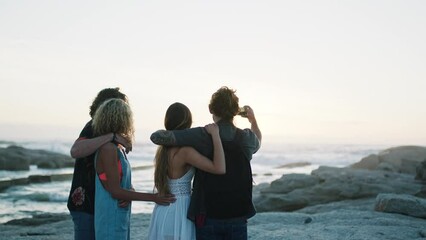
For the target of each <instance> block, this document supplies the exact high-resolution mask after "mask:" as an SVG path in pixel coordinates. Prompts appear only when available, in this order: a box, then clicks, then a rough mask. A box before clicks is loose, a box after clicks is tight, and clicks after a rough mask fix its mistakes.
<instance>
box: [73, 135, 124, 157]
mask: <svg viewBox="0 0 426 240" xmlns="http://www.w3.org/2000/svg"><path fill="white" fill-rule="evenodd" d="M113 140H114V141H116V142H117V143H119V144H121V145H123V147H124V148H126V152H127V153H129V151H132V145H131V144H130V143H129V142H128V141H127V139H126V138H124V137H123V136H121V135H118V134H117V135H114V134H113V133H108V134H105V135H102V136H99V137H95V138H82V139H81V138H79V139H77V140H76V141H75V142H74V144H73V145H72V147H71V151H70V154H71V157H73V158H83V157H87V156H89V155H90V154H93V153H94V152H95V151H96V150H97V149H98V148H100V147H101V146H102V145H104V144H105V143H109V142H112V141H113Z"/></svg>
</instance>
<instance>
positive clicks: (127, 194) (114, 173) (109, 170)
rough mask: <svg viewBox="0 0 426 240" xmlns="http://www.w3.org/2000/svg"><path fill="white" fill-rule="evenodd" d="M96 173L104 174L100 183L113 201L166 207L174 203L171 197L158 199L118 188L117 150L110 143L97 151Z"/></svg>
mask: <svg viewBox="0 0 426 240" xmlns="http://www.w3.org/2000/svg"><path fill="white" fill-rule="evenodd" d="M97 169H98V172H105V174H106V177H107V180H106V181H102V183H103V186H104V188H105V189H106V190H107V191H108V192H110V193H111V196H112V197H113V198H115V199H119V200H125V201H135V200H136V201H151V202H156V203H157V204H161V205H168V204H170V203H172V202H174V201H175V198H174V197H173V196H172V195H167V196H164V197H160V196H159V195H158V194H152V193H142V192H135V191H133V190H132V189H123V188H121V186H120V177H119V173H118V155H117V148H116V146H115V145H114V144H112V143H107V144H105V145H103V146H102V147H101V148H100V149H99V153H98V161H97Z"/></svg>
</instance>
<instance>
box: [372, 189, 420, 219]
mask: <svg viewBox="0 0 426 240" xmlns="http://www.w3.org/2000/svg"><path fill="white" fill-rule="evenodd" d="M374 209H375V210H376V211H380V212H388V213H399V214H404V215H409V216H413V217H419V218H426V200H425V199H422V198H418V197H415V196H412V195H407V194H379V195H378V196H377V198H376V205H375V207H374Z"/></svg>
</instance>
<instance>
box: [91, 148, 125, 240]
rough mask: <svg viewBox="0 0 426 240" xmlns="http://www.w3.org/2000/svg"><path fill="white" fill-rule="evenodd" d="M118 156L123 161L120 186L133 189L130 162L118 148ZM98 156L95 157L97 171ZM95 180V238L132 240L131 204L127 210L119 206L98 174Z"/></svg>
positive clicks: (102, 239) (101, 239)
mask: <svg viewBox="0 0 426 240" xmlns="http://www.w3.org/2000/svg"><path fill="white" fill-rule="evenodd" d="M117 154H118V157H119V159H120V161H121V167H122V170H123V177H122V178H121V182H120V186H121V188H123V189H131V186H132V180H131V178H132V176H131V168H130V164H129V161H128V160H127V158H126V157H125V155H124V154H123V152H122V151H121V150H120V148H119V147H117ZM96 162H97V155H96V157H95V169H96ZM95 178H96V180H95V184H96V185H95V187H96V188H95V189H96V191H95V236H96V239H100V240H108V239H111V240H129V239H130V213H131V212H130V209H131V204H129V205H128V206H127V207H125V208H121V207H119V206H118V200H117V199H115V198H112V196H111V194H110V193H109V192H108V191H107V190H105V188H104V187H103V186H102V183H101V180H99V177H98V174H96V177H95Z"/></svg>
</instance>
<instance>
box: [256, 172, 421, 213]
mask: <svg viewBox="0 0 426 240" xmlns="http://www.w3.org/2000/svg"><path fill="white" fill-rule="evenodd" d="M421 187H422V184H421V183H420V182H418V181H415V180H414V178H413V176H412V175H408V174H400V173H392V172H386V171H370V170H364V169H353V168H337V167H325V166H321V167H319V168H318V169H316V170H314V171H312V173H311V175H305V176H303V174H300V175H298V174H291V175H290V176H288V177H287V176H286V175H284V176H283V177H282V178H280V179H278V180H276V181H274V182H273V183H271V184H270V186H269V187H263V188H262V189H261V190H260V194H258V195H256V196H255V197H254V198H253V202H254V204H255V206H256V209H257V210H258V211H259V212H268V211H294V210H298V209H301V208H304V207H307V206H314V205H317V204H324V203H330V202H336V201H342V200H353V199H361V198H372V197H373V198H374V197H376V196H377V194H379V193H404V194H415V193H416V192H418V191H419V190H420V189H421Z"/></svg>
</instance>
